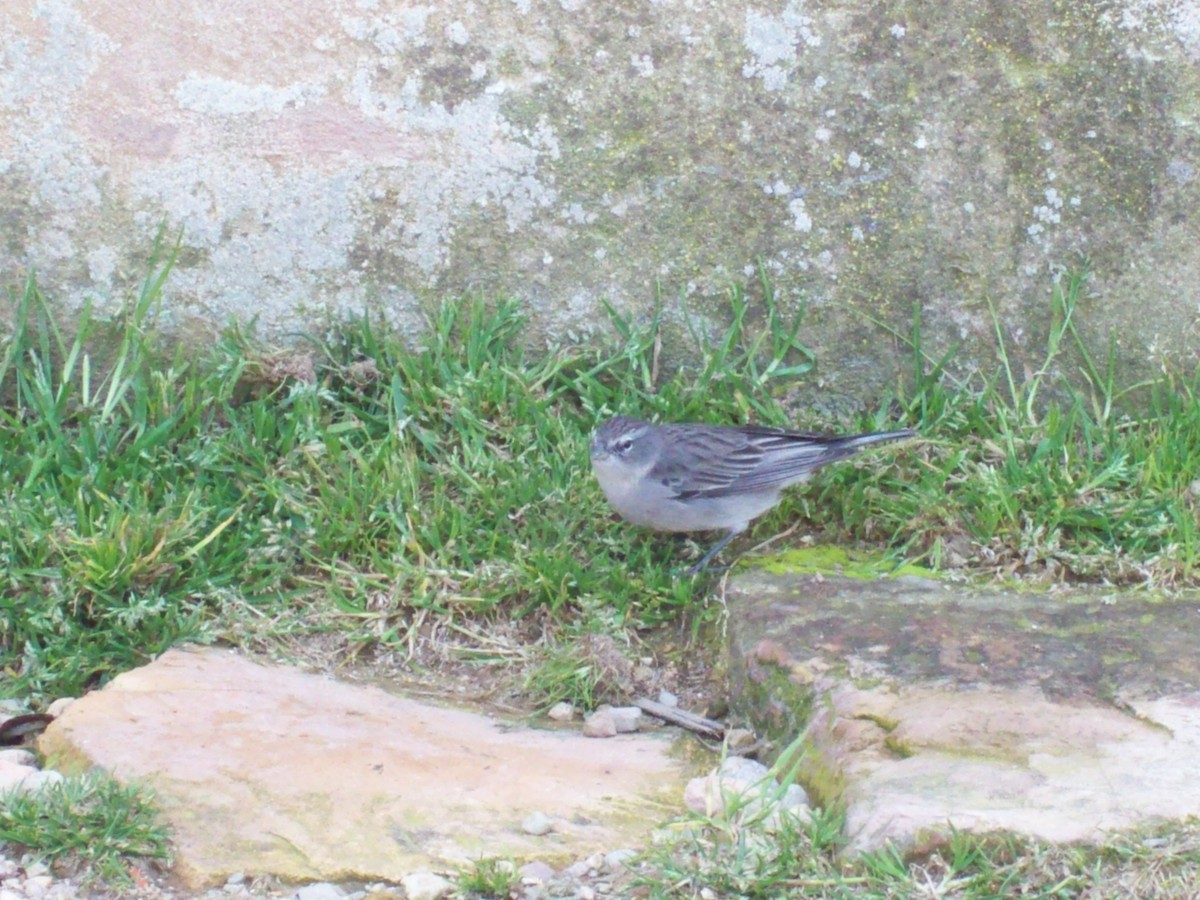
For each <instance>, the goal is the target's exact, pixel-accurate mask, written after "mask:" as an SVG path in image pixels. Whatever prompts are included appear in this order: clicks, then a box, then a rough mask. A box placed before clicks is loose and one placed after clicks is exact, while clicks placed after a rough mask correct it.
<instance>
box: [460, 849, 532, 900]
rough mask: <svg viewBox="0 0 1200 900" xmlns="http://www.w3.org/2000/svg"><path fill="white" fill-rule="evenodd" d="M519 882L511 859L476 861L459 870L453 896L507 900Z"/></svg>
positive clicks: (479, 899) (490, 858)
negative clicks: (455, 890)
mask: <svg viewBox="0 0 1200 900" xmlns="http://www.w3.org/2000/svg"><path fill="white" fill-rule="evenodd" d="M520 881H521V876H520V873H519V872H518V871H517V866H516V864H515V863H514V862H513V861H512V860H511V859H497V858H495V857H487V858H485V859H478V860H475V861H474V862H472V863H471V864H470V865H469V866H464V867H463V868H462V869H460V870H459V872H458V878H457V881H456V885H455V886H456V888H457V893H456V895H455V896H460V897H465V898H470V900H507V898H508V897H510V896H512V895H513V892H514V891H515V890H516V888H517V886H518V885H519V884H520Z"/></svg>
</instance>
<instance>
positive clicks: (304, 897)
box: [235, 881, 346, 900]
mask: <svg viewBox="0 0 1200 900" xmlns="http://www.w3.org/2000/svg"><path fill="white" fill-rule="evenodd" d="M235 887H236V885H235ZM345 896H346V892H345V891H343V890H342V889H341V888H340V887H338V886H337V885H336V884H330V883H329V882H328V881H318V882H315V883H314V884H306V885H305V886H304V887H302V888H300V889H299V890H297V891H296V892H295V893H294V894H292V900H343V898H344V897H345Z"/></svg>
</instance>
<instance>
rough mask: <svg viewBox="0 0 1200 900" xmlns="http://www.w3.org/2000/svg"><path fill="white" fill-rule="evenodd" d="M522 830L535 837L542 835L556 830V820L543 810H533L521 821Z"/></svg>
mask: <svg viewBox="0 0 1200 900" xmlns="http://www.w3.org/2000/svg"><path fill="white" fill-rule="evenodd" d="M521 830H522V831H523V832H525V833H526V834H532V835H533V836H534V837H541V836H542V835H543V834H549V833H550V832H551V831H553V830H554V820H553V819H551V818H550V817H549V816H547V815H546V814H545V813H541V812H531V813H530V814H529V815H527V816H526V817H525V821H523V822H522V823H521Z"/></svg>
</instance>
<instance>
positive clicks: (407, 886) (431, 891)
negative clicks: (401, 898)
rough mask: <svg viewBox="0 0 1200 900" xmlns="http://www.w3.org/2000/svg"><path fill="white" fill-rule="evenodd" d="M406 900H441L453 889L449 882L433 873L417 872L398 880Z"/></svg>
mask: <svg viewBox="0 0 1200 900" xmlns="http://www.w3.org/2000/svg"><path fill="white" fill-rule="evenodd" d="M400 884H401V885H403V887H404V893H405V894H407V895H408V900H441V898H442V897H445V896H446V895H447V894H449V893H450V891H452V890H453V889H454V885H453V884H451V883H450V882H449V880H447V879H445V878H443V877H442V876H441V875H438V874H437V873H435V872H427V871H424V870H418V871H416V872H409V873H408V874H407V875H405V876H404V877H403V878H401V879H400Z"/></svg>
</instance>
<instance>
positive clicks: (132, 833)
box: [0, 775, 169, 888]
mask: <svg viewBox="0 0 1200 900" xmlns="http://www.w3.org/2000/svg"><path fill="white" fill-rule="evenodd" d="M4 843H9V844H13V845H16V847H17V848H20V849H22V850H24V851H27V852H29V853H31V854H32V855H33V857H34V858H36V859H38V860H40V861H43V862H47V863H51V864H65V865H68V866H75V867H78V866H83V867H84V868H83V872H84V876H85V879H86V880H93V881H98V882H101V883H104V884H106V885H109V886H112V887H116V888H124V887H129V886H131V885H132V880H131V874H130V861H131V860H166V859H168V858H169V856H168V850H167V833H166V830H165V829H164V828H163V826H162V825H161V824H159V822H158V818H157V813H156V812H155V809H154V798H153V794H151V793H150V792H149V791H148V790H146V789H144V788H140V787H136V786H125V785H121V784H118V783H117V782H116V781H114V780H113V779H111V778H109V777H107V776H103V775H85V776H81V777H76V778H67V779H64V780H63V781H61V782H58V783H57V784H52V785H49V786H47V787H44V788H42V789H40V790H37V791H30V792H26V793H12V794H9V795H7V796H0V844H4Z"/></svg>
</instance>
